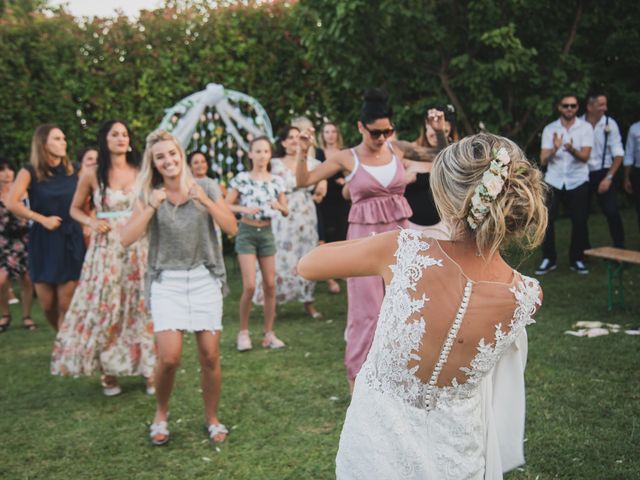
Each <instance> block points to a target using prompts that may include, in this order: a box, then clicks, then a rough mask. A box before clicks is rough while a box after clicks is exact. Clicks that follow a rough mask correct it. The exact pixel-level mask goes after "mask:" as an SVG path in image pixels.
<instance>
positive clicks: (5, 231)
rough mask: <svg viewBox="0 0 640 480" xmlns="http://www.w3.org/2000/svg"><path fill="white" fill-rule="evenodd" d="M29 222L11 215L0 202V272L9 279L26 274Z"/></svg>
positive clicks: (0, 201)
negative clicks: (4, 273)
mask: <svg viewBox="0 0 640 480" xmlns="http://www.w3.org/2000/svg"><path fill="white" fill-rule="evenodd" d="M28 233H29V222H28V221H27V220H24V219H22V218H19V217H16V216H15V215H13V214H12V213H11V212H9V210H8V209H7V207H6V206H5V204H4V203H3V202H2V200H0V270H4V271H5V272H7V274H8V275H9V278H18V277H20V276H21V275H22V274H24V273H26V272H27V269H28V262H27V258H28V255H27V238H28Z"/></svg>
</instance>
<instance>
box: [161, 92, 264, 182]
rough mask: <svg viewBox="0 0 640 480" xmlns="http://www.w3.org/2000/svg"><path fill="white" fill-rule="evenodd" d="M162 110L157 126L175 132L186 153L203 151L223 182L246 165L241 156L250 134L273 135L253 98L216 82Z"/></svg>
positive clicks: (244, 153)
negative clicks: (161, 116) (160, 119)
mask: <svg viewBox="0 0 640 480" xmlns="http://www.w3.org/2000/svg"><path fill="white" fill-rule="evenodd" d="M165 112H166V114H165V116H164V118H163V119H162V122H161V123H160V128H163V129H165V130H167V131H170V132H171V133H172V134H173V135H175V136H176V138H177V139H178V140H179V142H180V144H181V145H182V147H183V148H184V149H185V151H186V152H187V153H188V152H192V151H194V150H197V151H199V152H202V153H205V154H207V155H208V157H209V158H210V160H211V170H212V172H213V173H214V174H215V175H216V176H217V177H218V178H219V179H220V180H221V181H222V182H223V183H226V181H227V180H228V179H229V178H231V177H233V176H234V175H235V174H236V173H237V172H240V171H242V170H244V169H245V168H246V165H245V163H244V161H243V160H244V157H245V155H246V152H247V150H248V148H249V142H250V141H251V139H252V138H254V137H257V136H260V135H266V136H267V137H269V138H270V139H271V140H272V141H273V138H274V137H273V130H272V127H271V121H270V120H269V116H268V115H267V112H266V111H265V109H264V108H263V107H262V105H260V103H259V102H258V101H257V100H256V99H254V98H252V97H250V96H249V95H246V94H244V93H241V92H237V91H235V90H228V89H226V88H224V87H223V86H222V85H219V84H216V83H210V84H208V85H207V87H206V88H205V89H204V90H201V91H199V92H196V93H193V94H191V95H189V96H188V97H186V98H183V99H182V100H180V101H179V102H178V103H177V104H176V105H174V106H173V107H171V108H168V109H166V110H165Z"/></svg>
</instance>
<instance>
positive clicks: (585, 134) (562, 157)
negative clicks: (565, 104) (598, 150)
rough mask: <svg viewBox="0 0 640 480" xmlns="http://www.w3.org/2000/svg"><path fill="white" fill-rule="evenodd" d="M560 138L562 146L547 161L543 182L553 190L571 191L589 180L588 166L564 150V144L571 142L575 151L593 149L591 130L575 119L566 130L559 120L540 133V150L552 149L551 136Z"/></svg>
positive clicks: (588, 126)
mask: <svg viewBox="0 0 640 480" xmlns="http://www.w3.org/2000/svg"><path fill="white" fill-rule="evenodd" d="M554 133H557V134H559V135H560V136H561V137H562V144H563V146H562V147H560V148H559V149H558V151H557V152H556V153H555V155H553V156H552V157H551V158H550V159H549V166H548V167H547V173H546V175H545V176H544V180H545V182H547V183H548V184H549V185H551V186H552V187H554V188H557V189H560V190H561V189H562V188H563V187H564V188H566V189H567V190H573V189H574V188H578V187H579V186H580V185H582V184H583V183H585V182H587V181H588V180H589V165H587V163H585V162H581V161H580V160H578V159H577V158H575V157H574V156H573V155H571V154H570V153H569V152H567V151H566V150H565V149H564V144H565V143H568V142H570V141H573V148H575V149H576V150H580V149H582V147H593V128H591V125H589V124H588V123H586V122H584V121H582V120H580V119H579V118H576V119H575V122H573V125H571V127H570V128H569V129H568V130H567V129H566V128H564V127H563V126H562V123H560V119H558V120H556V121H555V122H552V123H550V124H549V125H547V126H546V127H544V130H543V131H542V145H541V148H546V149H550V150H552V149H553V134H554Z"/></svg>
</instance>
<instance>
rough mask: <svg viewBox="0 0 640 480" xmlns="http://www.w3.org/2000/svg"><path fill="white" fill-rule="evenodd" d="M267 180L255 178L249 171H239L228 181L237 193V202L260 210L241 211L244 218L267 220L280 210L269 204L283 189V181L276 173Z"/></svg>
mask: <svg viewBox="0 0 640 480" xmlns="http://www.w3.org/2000/svg"><path fill="white" fill-rule="evenodd" d="M270 176H271V178H270V179H269V180H256V179H254V178H252V177H251V174H250V173H249V172H240V173H238V174H237V175H236V176H235V177H233V178H232V179H231V181H230V182H229V187H231V188H233V189H235V190H237V191H238V193H239V196H240V198H239V203H240V205H242V206H243V207H256V208H259V209H260V211H259V212H258V213H256V214H253V215H249V214H246V213H243V214H242V216H243V217H244V218H249V219H252V220H268V219H271V218H273V217H274V216H276V215H279V213H280V212H278V211H277V210H275V209H274V208H273V207H272V206H271V204H272V203H273V201H274V200H277V199H278V196H279V195H280V193H282V192H284V191H285V186H284V181H283V180H282V178H280V177H278V176H276V175H270Z"/></svg>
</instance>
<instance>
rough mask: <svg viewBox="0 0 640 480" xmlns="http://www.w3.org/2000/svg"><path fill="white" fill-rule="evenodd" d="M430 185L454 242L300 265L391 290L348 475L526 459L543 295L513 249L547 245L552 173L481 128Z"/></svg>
mask: <svg viewBox="0 0 640 480" xmlns="http://www.w3.org/2000/svg"><path fill="white" fill-rule="evenodd" d="M431 188H432V190H433V196H434V200H435V203H436V207H437V209H438V212H439V214H440V216H441V218H442V219H443V220H444V221H445V222H446V223H447V224H448V226H449V227H450V228H451V231H452V232H456V233H454V234H452V238H451V239H450V240H444V239H440V240H439V239H437V238H433V237H432V236H430V234H429V231H428V230H427V231H424V232H419V231H414V230H399V231H395V232H387V233H383V234H380V235H376V236H373V237H369V238H366V239H359V240H352V241H346V242H337V243H331V244H325V245H322V246H320V247H318V248H316V249H315V250H313V251H312V252H310V253H309V254H308V255H307V256H305V257H304V258H303V259H302V260H301V261H300V263H299V265H298V272H299V273H300V274H301V275H302V276H303V277H306V278H308V279H310V280H325V279H328V278H345V277H354V276H367V275H380V276H382V278H383V279H384V281H385V285H386V296H385V299H384V303H383V304H382V308H381V311H380V318H379V320H378V326H377V329H376V333H375V337H374V340H373V345H372V347H371V350H370V352H369V355H368V357H367V360H366V362H365V364H364V366H363V368H362V370H361V372H360V373H359V374H358V377H357V378H356V383H355V389H354V393H353V398H352V401H351V405H350V406H349V409H348V411H347V416H346V419H345V423H344V427H343V430H342V434H341V436H340V446H339V450H338V455H337V459H336V464H337V465H336V473H337V477H338V478H339V479H365V478H366V479H391V478H394V479H400V478H402V479H405V478H407V479H438V480H441V479H456V480H459V479H500V478H502V474H503V472H506V471H508V470H511V469H513V468H515V467H517V466H519V465H521V464H522V463H524V454H523V436H524V367H525V362H526V355H527V337H526V332H525V326H527V325H529V324H531V323H534V320H533V318H532V316H533V315H534V313H535V312H536V311H537V309H538V308H539V306H540V304H541V300H542V291H541V289H540V286H539V285H538V283H537V281H536V280H534V279H532V278H529V277H526V276H524V275H522V274H520V273H519V272H517V271H515V270H513V269H512V268H511V267H509V265H507V263H506V262H505V261H504V260H503V258H502V256H501V255H500V249H501V248H502V247H504V246H505V245H506V244H507V243H509V242H510V241H512V240H517V241H519V243H521V244H523V245H524V246H526V247H529V248H533V247H535V246H537V245H538V244H539V243H540V241H541V240H542V237H543V235H544V231H545V227H546V223H547V211H546V208H545V206H544V186H543V184H542V181H541V174H540V172H539V171H538V170H537V169H536V168H534V167H533V166H532V165H531V164H530V163H529V162H528V161H527V159H526V158H525V156H524V153H523V152H522V151H521V150H520V148H518V146H517V145H516V144H515V143H513V142H512V141H510V140H508V139H506V138H503V137H498V136H495V135H490V134H478V135H474V136H471V137H467V138H465V139H463V140H461V141H460V142H458V143H455V144H453V145H451V146H449V147H448V148H446V149H445V150H443V151H442V152H441V153H440V154H439V155H438V157H437V158H436V159H435V162H434V165H433V170H432V173H431Z"/></svg>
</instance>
